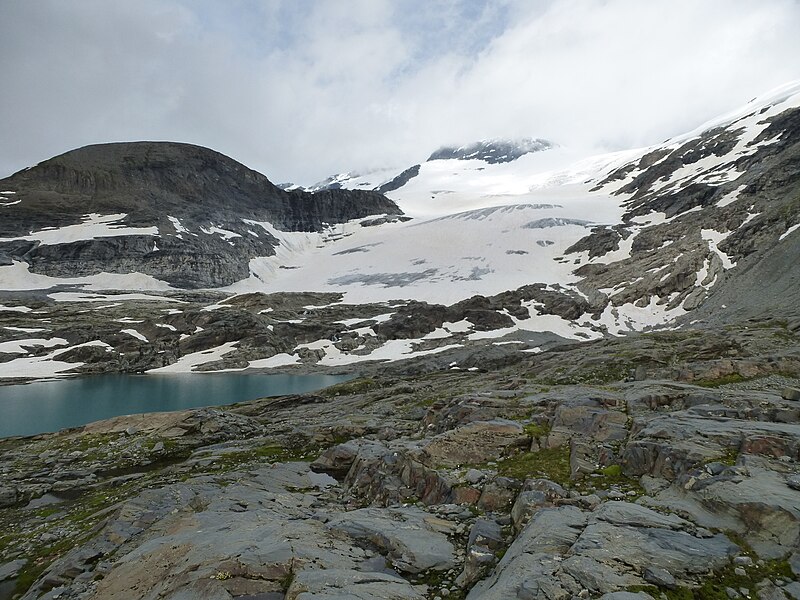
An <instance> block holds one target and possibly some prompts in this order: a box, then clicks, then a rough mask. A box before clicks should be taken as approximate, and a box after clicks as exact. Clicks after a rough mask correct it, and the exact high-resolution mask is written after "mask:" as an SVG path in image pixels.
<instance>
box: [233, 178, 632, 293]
mask: <svg viewBox="0 0 800 600" xmlns="http://www.w3.org/2000/svg"><path fill="white" fill-rule="evenodd" d="M573 194H574V192H573ZM530 196H531V195H530V194H526V195H525V198H530ZM567 200H569V201H567ZM542 204H547V205H549V208H539V206H541V205H542ZM587 212H589V213H591V214H592V215H593V216H595V218H604V219H605V220H607V221H609V222H615V221H616V220H617V219H618V218H619V207H618V205H617V204H616V203H615V202H613V201H611V202H608V201H605V202H604V198H603V197H587V196H583V197H580V196H578V197H573V198H565V197H562V198H559V202H557V203H555V202H549V203H544V202H542V203H533V204H531V205H524V206H511V207H502V208H494V209H492V210H485V209H480V212H479V213H474V212H466V213H460V214H458V215H451V216H448V217H445V218H438V219H432V220H429V221H422V222H416V221H410V222H408V223H393V224H390V225H386V226H380V227H358V228H357V229H353V230H352V235H351V236H349V237H348V238H347V239H342V240H339V241H336V242H335V243H329V244H324V245H322V246H321V247H313V248H308V245H306V246H305V248H304V249H303V250H304V251H303V250H301V251H299V252H291V251H290V250H289V249H280V250H279V254H278V257H277V258H276V257H269V258H266V259H256V261H254V263H256V264H255V265H254V264H251V268H252V269H253V271H254V275H253V277H251V280H249V281H248V282H240V284H235V285H234V286H231V288H229V289H230V290H231V291H236V292H240V291H246V290H253V289H258V290H260V291H264V292H273V291H298V292H299V291H308V290H315V291H333V292H344V293H345V300H344V301H345V302H348V303H364V302H385V301H389V300H393V299H398V298H415V299H419V300H426V301H429V302H437V303H443V304H452V303H453V302H457V301H458V300H462V299H465V298H468V297H470V296H473V295H476V294H481V295H492V294H496V293H499V292H502V291H506V290H509V289H516V288H518V287H520V286H522V285H526V284H529V283H532V282H543V283H560V284H562V285H564V284H568V283H570V282H573V281H575V279H576V278H575V276H573V275H572V273H571V271H572V269H573V268H574V267H573V265H571V264H562V263H558V262H556V261H555V260H553V259H554V258H555V257H557V256H559V255H560V254H562V253H563V252H564V250H565V249H566V248H567V247H568V246H570V245H571V244H573V243H574V242H575V241H577V240H578V239H580V238H581V237H583V236H584V235H586V234H587V233H588V230H587V228H586V227H585V226H583V225H576V224H572V221H567V220H562V221H559V220H558V219H575V220H577V219H578V217H579V216H580V215H585V214H587ZM543 218H550V219H552V221H548V223H550V224H552V225H554V226H552V227H546V228H544V227H543V228H532V227H526V225H528V224H530V223H536V222H537V221H541V219H543ZM561 223H567V224H561ZM278 233H279V234H281V235H285V234H284V233H283V232H278ZM273 235H274V234H273ZM295 235H296V234H295ZM284 239H286V238H284ZM295 239H296V238H295ZM292 241H293V240H292ZM282 246H283V244H282ZM281 254H283V255H281ZM259 262H260V263H261V264H258V263H259ZM276 263H277V264H286V263H288V264H289V265H291V266H293V267H298V268H294V269H286V268H284V269H280V268H276V267H275V265H276ZM254 267H256V268H254Z"/></svg>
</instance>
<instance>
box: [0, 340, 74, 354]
mask: <svg viewBox="0 0 800 600" xmlns="http://www.w3.org/2000/svg"><path fill="white" fill-rule="evenodd" d="M23 346H42V347H43V348H53V347H55V346H69V342H68V341H67V340H65V339H64V338H49V339H43V338H31V339H27V340H12V341H9V342H0V353H3V352H5V353H8V354H27V353H28V351H27V350H25V348H23Z"/></svg>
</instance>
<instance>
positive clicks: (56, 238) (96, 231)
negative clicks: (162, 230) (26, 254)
mask: <svg viewBox="0 0 800 600" xmlns="http://www.w3.org/2000/svg"><path fill="white" fill-rule="evenodd" d="M126 216H127V214H126V213H118V214H113V215H99V214H97V213H91V214H88V215H85V216H84V217H83V223H78V224H77V225H66V226H64V227H59V228H56V229H41V230H39V231H32V232H31V233H30V234H29V235H25V236H21V237H16V238H0V242H10V241H15V240H29V241H38V242H40V243H41V244H47V245H53V244H69V243H71V242H77V241H81V240H92V239H96V238H102V237H117V236H120V235H153V236H157V235H158V227H126V226H124V225H120V224H119V221H121V220H122V219H124V218H125V217H126Z"/></svg>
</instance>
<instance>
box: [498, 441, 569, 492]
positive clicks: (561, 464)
mask: <svg viewBox="0 0 800 600" xmlns="http://www.w3.org/2000/svg"><path fill="white" fill-rule="evenodd" d="M497 472H498V473H499V474H500V475H504V476H505V477H514V478H515V479H522V480H524V479H530V478H535V477H542V478H545V479H549V480H551V481H555V482H556V483H559V484H562V485H566V484H568V483H569V480H570V467H569V448H568V447H566V446H563V447H559V448H546V449H544V450H538V451H536V452H520V453H519V454H515V455H513V456H509V457H507V458H504V459H502V460H500V461H499V462H498V463H497Z"/></svg>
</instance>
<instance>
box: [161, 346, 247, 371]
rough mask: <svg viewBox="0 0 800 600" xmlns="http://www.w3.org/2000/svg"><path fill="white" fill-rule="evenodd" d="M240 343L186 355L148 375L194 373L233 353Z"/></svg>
mask: <svg viewBox="0 0 800 600" xmlns="http://www.w3.org/2000/svg"><path fill="white" fill-rule="evenodd" d="M238 344H239V342H238V341H237V342H226V343H224V344H222V345H221V346H218V347H216V348H212V349H210V350H202V351H200V352H193V353H191V354H186V355H185V356H182V357H180V358H179V359H178V361H177V362H175V363H173V364H171V365H167V366H166V367H159V368H157V369H150V370H149V371H147V373H148V374H150V373H153V374H155V373H191V372H193V371H194V368H195V367H197V366H200V365H203V364H205V363H210V362H214V361H217V360H220V359H221V358H223V357H224V356H225V355H227V354H229V353H231V352H233V351H234V350H235V349H236V346H237V345H238Z"/></svg>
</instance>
